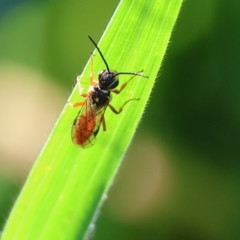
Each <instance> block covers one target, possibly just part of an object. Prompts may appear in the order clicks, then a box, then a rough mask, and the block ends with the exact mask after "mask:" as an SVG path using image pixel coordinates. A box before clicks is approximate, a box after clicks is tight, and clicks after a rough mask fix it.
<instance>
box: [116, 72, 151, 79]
mask: <svg viewBox="0 0 240 240" xmlns="http://www.w3.org/2000/svg"><path fill="white" fill-rule="evenodd" d="M140 72H142V71H140ZM140 72H136V73H134V72H118V73H116V74H114V77H115V76H117V75H123V74H127V75H135V76H140V77H144V78H148V76H145V75H143V74H141V73H140Z"/></svg>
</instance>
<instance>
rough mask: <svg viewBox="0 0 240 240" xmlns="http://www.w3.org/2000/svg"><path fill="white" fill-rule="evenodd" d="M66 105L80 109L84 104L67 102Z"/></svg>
mask: <svg viewBox="0 0 240 240" xmlns="http://www.w3.org/2000/svg"><path fill="white" fill-rule="evenodd" d="M67 104H68V105H69V106H71V107H82V106H83V105H84V104H85V102H77V103H71V102H68V101H67Z"/></svg>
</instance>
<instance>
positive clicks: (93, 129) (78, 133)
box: [72, 98, 108, 148]
mask: <svg viewBox="0 0 240 240" xmlns="http://www.w3.org/2000/svg"><path fill="white" fill-rule="evenodd" d="M107 106H108V105H107V104H106V105H104V106H102V107H100V108H98V109H95V108H94V107H92V106H91V102H90V100H89V98H87V99H86V101H85V102H84V103H83V106H82V107H81V109H80V111H79V112H78V115H77V117H76V118H75V119H74V121H73V125H72V140H73V142H74V143H75V144H77V145H80V146H81V147H83V148H87V147H90V146H92V145H93V144H94V143H95V140H96V136H97V134H98V131H99V128H100V126H101V122H102V120H103V116H104V113H105V110H106V108H107Z"/></svg>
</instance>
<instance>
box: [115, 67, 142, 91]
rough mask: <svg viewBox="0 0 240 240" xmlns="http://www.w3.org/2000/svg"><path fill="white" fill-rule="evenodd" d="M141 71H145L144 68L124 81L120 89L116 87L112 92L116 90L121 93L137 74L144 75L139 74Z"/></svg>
mask: <svg viewBox="0 0 240 240" xmlns="http://www.w3.org/2000/svg"><path fill="white" fill-rule="evenodd" d="M141 72H143V70H141V71H138V72H136V75H133V76H132V77H131V78H130V79H128V80H127V81H126V82H125V83H123V84H122V86H121V87H120V89H119V90H118V89H114V90H112V91H111V92H114V93H116V94H119V93H120V92H121V91H122V90H123V89H124V88H125V87H126V86H127V85H128V83H129V82H130V81H131V80H132V79H133V78H134V77H136V76H142V75H139V74H140V73H141Z"/></svg>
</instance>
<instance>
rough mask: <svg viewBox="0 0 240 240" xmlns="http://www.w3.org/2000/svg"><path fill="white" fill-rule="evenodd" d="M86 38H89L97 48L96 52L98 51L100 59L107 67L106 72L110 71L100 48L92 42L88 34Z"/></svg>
mask: <svg viewBox="0 0 240 240" xmlns="http://www.w3.org/2000/svg"><path fill="white" fill-rule="evenodd" d="M88 38H89V39H90V41H91V42H92V43H93V45H94V46H95V47H96V48H97V50H98V52H99V54H100V56H101V58H102V60H103V61H104V63H105V65H106V68H107V70H108V72H110V69H109V67H108V64H107V61H106V59H105V58H104V56H103V54H102V52H101V50H100V49H99V47H98V46H97V44H96V43H95V42H94V40H93V39H92V38H91V37H90V36H88Z"/></svg>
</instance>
